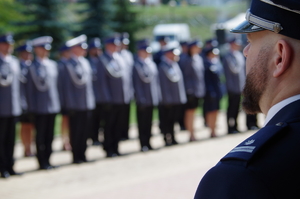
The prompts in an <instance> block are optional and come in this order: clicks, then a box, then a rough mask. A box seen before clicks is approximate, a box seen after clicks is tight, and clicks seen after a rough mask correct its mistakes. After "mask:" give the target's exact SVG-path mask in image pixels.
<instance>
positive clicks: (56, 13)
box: [17, 0, 70, 51]
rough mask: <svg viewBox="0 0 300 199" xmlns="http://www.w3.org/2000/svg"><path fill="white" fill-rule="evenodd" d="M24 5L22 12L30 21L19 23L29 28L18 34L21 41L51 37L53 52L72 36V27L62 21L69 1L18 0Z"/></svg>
mask: <svg viewBox="0 0 300 199" xmlns="http://www.w3.org/2000/svg"><path fill="white" fill-rule="evenodd" d="M17 2H19V3H21V4H22V5H23V9H22V12H23V14H24V15H26V16H29V17H30V20H27V21H23V22H19V23H17V25H18V26H23V27H27V28H28V29H27V30H26V31H21V32H20V33H19V34H18V37H19V38H20V39H28V38H30V39H32V38H35V37H39V36H45V35H49V36H52V37H53V50H54V51H55V50H57V49H58V48H59V46H60V45H62V44H63V43H64V42H65V40H66V38H67V37H68V35H69V34H70V32H69V31H70V26H69V24H68V23H67V22H64V21H63V20H62V18H63V15H64V14H65V8H66V3H67V1H64V0H17Z"/></svg>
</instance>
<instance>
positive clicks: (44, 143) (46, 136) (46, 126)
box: [34, 114, 56, 168]
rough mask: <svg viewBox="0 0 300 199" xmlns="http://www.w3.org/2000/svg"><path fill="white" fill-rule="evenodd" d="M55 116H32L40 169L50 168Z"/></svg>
mask: <svg viewBox="0 0 300 199" xmlns="http://www.w3.org/2000/svg"><path fill="white" fill-rule="evenodd" d="M55 116H56V114H35V115H34V125H35V130H36V136H35V143H36V155H37V159H38V162H39V165H40V168H44V167H46V166H50V163H49V159H50V156H51V153H52V141H53V136H54V123H55Z"/></svg>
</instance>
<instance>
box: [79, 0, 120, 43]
mask: <svg viewBox="0 0 300 199" xmlns="http://www.w3.org/2000/svg"><path fill="white" fill-rule="evenodd" d="M77 3H78V4H82V5H84V7H83V8H82V9H81V10H78V11H77V13H78V14H79V15H81V16H82V18H83V20H82V21H81V22H80V23H79V26H80V28H79V29H80V30H79V31H78V32H77V34H86V35H87V37H88V38H93V37H100V38H103V37H107V36H108V35H110V34H111V33H113V28H114V27H115V26H116V24H115V23H114V22H113V20H112V19H113V17H114V13H115V11H116V7H115V6H114V4H113V2H112V1H111V0H80V1H78V2H77Z"/></svg>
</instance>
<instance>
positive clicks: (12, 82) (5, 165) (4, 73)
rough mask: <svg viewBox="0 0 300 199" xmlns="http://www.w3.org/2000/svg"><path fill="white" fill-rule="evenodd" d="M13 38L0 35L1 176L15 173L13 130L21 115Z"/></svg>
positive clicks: (18, 78)
mask: <svg viewBox="0 0 300 199" xmlns="http://www.w3.org/2000/svg"><path fill="white" fill-rule="evenodd" d="M13 44H14V40H13V37H12V35H11V34H6V35H2V36H0V96H1V100H0V174H1V178H8V177H10V176H11V175H17V174H18V173H16V172H15V171H14V169H13V165H14V160H13V154H14V145H15V130H16V123H17V117H18V116H20V115H21V113H22V109H21V101H20V75H21V70H20V65H19V61H18V60H17V59H16V58H15V57H14V56H12V55H11V52H12V51H13V46H12V45H13Z"/></svg>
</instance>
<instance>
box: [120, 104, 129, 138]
mask: <svg viewBox="0 0 300 199" xmlns="http://www.w3.org/2000/svg"><path fill="white" fill-rule="evenodd" d="M123 111H124V114H123V117H124V118H123V120H122V121H121V122H122V124H121V126H122V128H123V129H122V133H121V139H123V140H127V139H129V135H128V130H129V115H130V104H124V105H123Z"/></svg>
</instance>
